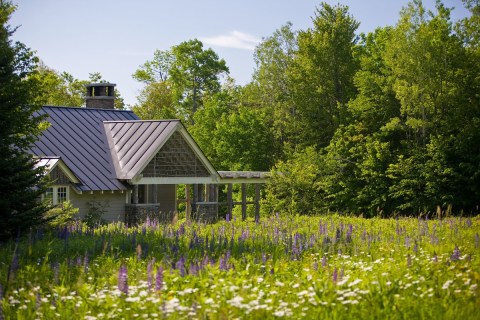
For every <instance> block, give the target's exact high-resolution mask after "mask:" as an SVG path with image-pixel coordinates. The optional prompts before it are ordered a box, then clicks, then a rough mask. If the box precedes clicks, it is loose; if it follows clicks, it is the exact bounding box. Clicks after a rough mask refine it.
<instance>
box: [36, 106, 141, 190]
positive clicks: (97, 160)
mask: <svg viewBox="0 0 480 320" xmlns="http://www.w3.org/2000/svg"><path fill="white" fill-rule="evenodd" d="M43 114H47V115H48V118H47V121H48V122H50V124H51V125H50V127H49V128H48V129H47V130H45V131H44V132H43V133H42V135H41V136H40V137H39V140H38V141H37V142H35V144H34V145H33V146H32V148H31V152H32V153H33V154H34V155H35V156H37V157H39V158H47V157H60V158H61V159H62V160H63V162H64V163H65V164H66V165H67V167H68V168H69V169H70V170H71V171H72V172H73V173H74V174H75V176H77V177H78V179H79V180H80V185H79V186H78V188H79V189H80V190H82V191H96V190H127V187H126V186H125V185H124V184H123V183H122V182H121V181H119V180H118V179H117V176H116V173H115V168H114V164H113V163H112V157H111V155H110V150H109V146H108V143H107V140H106V136H105V130H104V126H103V122H104V121H125V120H138V117H137V116H136V115H135V114H134V113H133V112H132V111H123V110H112V109H88V108H71V107H50V106H46V107H43V108H42V109H41V110H40V111H39V112H38V114H37V115H43Z"/></svg>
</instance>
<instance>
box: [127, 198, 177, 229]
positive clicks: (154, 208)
mask: <svg viewBox="0 0 480 320" xmlns="http://www.w3.org/2000/svg"><path fill="white" fill-rule="evenodd" d="M175 215H176V213H175V212H163V211H160V204H159V203H148V204H126V205H125V223H127V224H128V225H136V224H141V223H144V222H145V221H146V220H147V218H148V219H149V220H151V221H158V222H159V223H171V222H172V221H173V219H174V217H175Z"/></svg>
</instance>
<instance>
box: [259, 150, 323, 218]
mask: <svg viewBox="0 0 480 320" xmlns="http://www.w3.org/2000/svg"><path fill="white" fill-rule="evenodd" d="M319 159H320V157H319V155H318V153H317V152H316V151H315V149H314V148H310V147H309V148H306V149H304V150H301V151H295V152H292V155H291V156H290V158H289V159H288V160H286V161H279V162H278V163H277V164H276V165H275V167H274V168H273V169H272V172H271V178H270V179H269V181H268V182H267V185H266V189H265V199H264V200H263V201H262V206H261V207H262V210H263V211H264V214H266V215H269V214H271V213H272V212H286V213H288V214H290V215H295V214H313V213H315V212H316V211H317V210H318V209H319V208H320V207H321V206H320V204H321V200H322V193H321V189H322V188H321V187H320V186H321V184H320V160H319Z"/></svg>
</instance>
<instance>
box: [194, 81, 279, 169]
mask: <svg viewBox="0 0 480 320" xmlns="http://www.w3.org/2000/svg"><path fill="white" fill-rule="evenodd" d="M242 91H243V88H241V87H238V86H234V85H232V86H227V85H226V86H224V88H223V89H222V90H221V91H220V92H219V93H217V94H215V95H213V96H211V97H208V98H205V103H204V107H203V108H202V109H200V110H198V111H197V113H196V114H195V115H194V120H195V124H194V125H192V126H191V127H190V132H191V133H192V136H193V137H194V138H195V141H197V143H198V144H199V146H200V148H201V149H202V150H203V151H204V152H205V155H206V156H207V157H208V158H209V159H210V160H211V161H212V163H213V164H214V166H215V168H216V169H218V170H254V171H266V170H269V169H270V167H271V165H272V164H273V157H274V155H275V149H274V143H273V140H274V138H273V135H272V131H271V130H270V128H269V127H268V125H267V122H266V121H265V117H266V116H265V114H264V112H263V110H258V109H252V108H250V107H249V106H245V105H243V104H242Z"/></svg>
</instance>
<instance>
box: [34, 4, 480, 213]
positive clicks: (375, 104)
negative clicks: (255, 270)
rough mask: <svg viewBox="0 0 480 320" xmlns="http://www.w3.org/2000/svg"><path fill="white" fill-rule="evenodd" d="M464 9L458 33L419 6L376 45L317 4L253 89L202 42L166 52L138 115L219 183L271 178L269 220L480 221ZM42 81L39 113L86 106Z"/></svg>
mask: <svg viewBox="0 0 480 320" xmlns="http://www.w3.org/2000/svg"><path fill="white" fill-rule="evenodd" d="M463 2H464V6H465V7H466V8H468V9H469V11H470V15H469V16H468V17H467V18H464V19H461V20H459V21H452V19H451V16H450V14H451V11H452V9H449V8H447V7H445V6H444V5H443V4H442V3H441V2H440V1H439V2H437V5H436V8H435V9H434V10H433V11H429V10H426V9H425V8H424V6H423V5H422V2H421V1H419V0H415V1H412V2H411V3H409V4H408V6H406V7H405V8H404V9H403V10H402V11H401V12H400V15H399V19H398V21H397V22H396V23H395V22H392V26H388V27H383V28H378V29H376V30H375V31H374V32H371V33H369V34H358V26H359V22H357V21H356V20H355V18H354V17H353V16H352V15H351V14H350V13H349V11H348V7H345V6H343V5H337V6H330V5H328V4H326V3H322V4H320V5H319V6H318V7H317V9H316V12H315V13H314V16H313V18H312V26H311V27H310V28H309V29H307V30H294V29H293V26H292V24H290V23H287V24H285V25H284V26H282V27H281V28H279V29H278V30H277V31H275V32H274V33H273V34H272V35H271V36H269V37H266V38H264V39H263V41H262V42H261V43H260V44H259V45H258V46H257V48H256V50H255V53H254V59H255V62H256V69H255V72H254V75H253V78H252V81H251V82H250V83H249V84H247V85H245V86H239V85H236V84H235V82H234V80H233V79H231V78H230V77H229V75H228V71H229V70H228V67H227V65H226V63H225V61H224V60H223V59H220V58H219V57H218V55H217V54H216V53H215V52H214V51H213V50H212V49H205V48H204V47H203V44H202V43H201V42H200V41H198V40H191V41H186V42H183V43H181V44H179V45H177V46H174V47H172V48H171V49H169V50H164V51H161V50H157V51H156V52H155V53H154V56H153V58H152V59H151V60H148V61H146V62H145V63H144V64H143V65H141V66H140V67H139V68H138V70H136V71H135V73H134V74H133V77H134V78H135V79H136V80H138V81H140V82H142V83H143V84H144V87H143V90H142V91H141V93H140V95H139V96H138V101H137V103H136V104H135V105H134V106H131V107H132V109H133V110H134V111H135V112H136V113H137V114H138V115H139V116H140V117H142V118H144V119H166V118H180V119H182V120H183V121H184V124H185V125H186V126H188V130H189V131H190V132H191V134H192V135H193V136H194V138H195V140H196V141H197V143H198V144H199V145H200V147H201V148H202V150H203V151H204V152H205V154H206V156H207V157H208V158H209V159H210V160H211V161H212V163H213V164H214V166H215V167H216V169H217V170H261V171H268V170H272V179H271V183H269V184H268V185H267V187H266V191H265V195H266V199H265V203H264V206H263V208H264V209H265V210H267V211H269V212H272V211H273V212H276V211H286V212H291V213H300V214H314V213H321V212H325V211H328V210H330V211H337V212H345V213H347V212H348V213H356V214H364V215H366V216H376V215H383V216H389V215H392V214H395V213H401V214H416V213H419V212H433V211H436V210H437V208H438V207H439V208H440V209H441V210H443V211H445V210H450V211H453V212H461V210H464V211H465V212H478V207H477V206H478V205H479V204H480V63H479V61H480V6H479V5H478V2H476V1H473V0H463ZM34 76H35V77H37V78H38V82H39V86H40V87H42V88H43V90H41V91H42V92H47V94H46V95H45V94H44V95H43V96H40V97H39V98H37V102H43V101H48V103H49V104H60V105H65V104H67V105H69V104H70V105H77V106H78V105H82V104H83V101H80V100H81V98H82V95H83V82H82V81H78V80H76V79H73V78H72V77H71V76H70V75H68V74H66V73H58V72H55V71H53V70H50V69H48V68H47V67H41V68H38V70H37V72H36V73H35V75H34ZM91 80H95V81H100V80H101V76H100V75H98V74H92V79H91ZM52 92H57V95H56V96H55V95H53V94H51V93H52ZM71 97H74V98H75V99H76V100H72V101H71V102H70V101H69V100H68V99H70V98H71ZM64 101H66V103H65V102H64ZM119 102H120V103H118V105H119V106H120V107H122V106H123V102H122V101H121V100H120V101H119Z"/></svg>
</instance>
